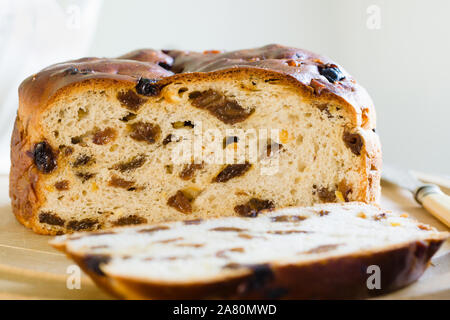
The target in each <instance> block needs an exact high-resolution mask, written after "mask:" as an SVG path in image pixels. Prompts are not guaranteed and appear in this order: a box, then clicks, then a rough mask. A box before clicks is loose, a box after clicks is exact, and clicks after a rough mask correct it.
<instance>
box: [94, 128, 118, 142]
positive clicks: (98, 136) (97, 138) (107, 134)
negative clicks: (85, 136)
mask: <svg viewBox="0 0 450 320" xmlns="http://www.w3.org/2000/svg"><path fill="white" fill-rule="evenodd" d="M116 136H117V132H116V130H114V129H113V128H106V129H104V130H100V131H97V132H96V133H95V134H94V136H93V137H92V142H93V143H95V144H98V145H104V144H107V143H109V142H111V141H114V139H116Z"/></svg>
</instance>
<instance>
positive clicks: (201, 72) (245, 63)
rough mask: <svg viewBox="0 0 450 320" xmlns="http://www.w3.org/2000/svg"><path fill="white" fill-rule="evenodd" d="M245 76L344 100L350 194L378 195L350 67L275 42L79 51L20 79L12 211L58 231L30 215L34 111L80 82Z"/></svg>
mask: <svg viewBox="0 0 450 320" xmlns="http://www.w3.org/2000/svg"><path fill="white" fill-rule="evenodd" d="M291 61H293V62H291ZM330 65H333V66H336V67H337V68H339V70H340V72H342V74H343V75H344V76H345V78H344V79H342V80H340V81H336V82H334V83H332V82H330V81H329V80H328V79H327V78H326V77H324V76H323V75H321V74H320V71H319V68H323V67H326V66H330ZM167 69H171V70H172V71H170V70H167ZM174 72H175V73H176V72H178V74H174ZM180 72H181V73H180ZM252 76H261V77H265V78H267V79H279V82H280V83H283V84H286V85H287V86H291V87H292V88H293V89H294V90H298V91H300V92H301V93H302V95H303V96H304V97H305V98H310V99H314V100H321V101H327V102H330V101H332V102H335V103H337V104H339V105H341V106H342V107H343V108H345V109H346V110H347V111H348V115H349V120H350V123H351V128H349V130H350V131H351V132H358V133H359V134H360V135H361V137H362V139H363V141H364V143H363V147H362V150H361V157H363V159H364V164H363V170H362V171H361V172H360V174H361V181H363V186H362V188H361V191H360V193H359V194H357V195H354V196H353V198H354V199H352V200H355V201H363V202H373V203H376V202H378V200H379V196H380V187H379V185H380V183H379V181H380V170H381V150H380V144H379V140H378V136H377V135H376V134H375V133H374V132H372V129H374V127H375V113H374V109H373V104H372V101H371V100H370V97H369V96H368V95H367V93H366V91H365V90H364V89H363V88H362V87H360V86H359V85H357V84H356V82H355V81H354V80H353V79H352V78H351V76H350V75H348V74H347V73H346V72H345V71H344V70H343V69H342V68H341V67H340V66H337V65H336V64H335V63H333V62H332V61H331V60H329V59H328V58H325V57H322V56H319V55H316V54H313V53H311V52H308V51H305V50H301V49H295V48H289V47H283V46H279V45H269V46H265V47H262V48H259V49H252V50H241V51H234V52H229V53H215V52H205V53H192V52H181V51H165V52H162V51H156V50H151V49H145V50H136V51H133V52H131V53H129V54H126V55H124V56H121V57H120V58H118V59H99V58H83V59H79V60H75V61H70V62H65V63H60V64H56V65H53V66H50V67H48V68H46V69H44V70H42V71H41V72H39V73H38V74H35V75H33V76H31V77H29V78H27V79H26V80H25V81H24V82H23V83H22V84H21V86H20V88H19V110H18V115H17V120H16V128H15V130H14V132H13V136H12V142H11V172H10V182H11V183H10V197H11V199H12V207H13V212H14V214H15V215H16V217H17V218H18V220H19V221H20V222H21V223H22V224H24V225H25V226H27V227H30V228H32V229H33V230H34V231H35V232H38V233H42V234H57V233H59V232H60V231H58V228H49V229H44V228H42V227H41V226H40V225H39V223H38V222H37V219H38V218H37V214H38V213H37V210H38V208H39V207H40V206H41V204H42V203H44V202H45V198H44V196H43V193H42V192H39V190H41V188H40V187H39V185H40V184H41V183H42V181H43V180H45V174H43V173H41V172H39V171H38V170H36V168H35V166H34V165H33V159H32V156H31V154H32V149H33V146H34V144H35V143H38V142H40V141H42V140H43V139H45V137H44V136H43V129H42V127H41V121H40V119H41V116H42V114H43V113H44V110H45V109H46V108H47V107H48V106H50V105H51V103H52V102H53V101H56V100H57V99H58V98H59V97H62V96H64V95H67V94H69V93H71V92H74V91H77V90H85V89H88V88H91V89H99V88H108V87H117V88H132V87H134V86H136V83H137V81H138V79H139V78H141V77H144V78H150V79H158V80H159V85H160V86H164V85H165V84H168V83H171V82H174V81H178V82H180V81H186V82H190V81H202V80H215V79H225V78H230V79H231V78H238V77H242V78H244V77H252Z"/></svg>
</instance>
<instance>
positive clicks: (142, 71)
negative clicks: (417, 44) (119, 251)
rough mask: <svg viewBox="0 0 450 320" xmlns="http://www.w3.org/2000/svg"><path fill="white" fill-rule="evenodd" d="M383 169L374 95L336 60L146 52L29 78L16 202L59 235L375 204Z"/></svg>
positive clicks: (16, 161) (271, 50)
mask: <svg viewBox="0 0 450 320" xmlns="http://www.w3.org/2000/svg"><path fill="white" fill-rule="evenodd" d="M380 167H381V151H380V145H379V140H378V136H377V134H376V133H375V113H374V107H373V105H372V101H371V99H370V97H369V96H368V94H367V93H366V91H365V90H364V89H363V88H362V87H361V86H359V85H358V84H357V83H356V82H355V80H354V79H353V78H352V77H351V76H350V75H349V74H348V73H347V72H346V71H345V70H344V69H343V68H342V67H341V66H338V65H337V64H336V63H334V62H333V61H331V60H330V59H328V58H326V57H323V56H320V55H317V54H313V53H311V52H308V51H305V50H300V49H295V48H289V47H284V46H280V45H268V46H265V47H262V48H258V49H251V50H241V51H234V52H228V53H227V52H224V53H222V52H219V51H205V52H203V53H197V52H185V51H166V50H163V51H156V50H150V49H144V50H138V51H134V52H131V53H129V54H126V55H124V56H122V57H119V58H116V59H99V58H84V59H80V60H75V61H70V62H65V63H60V64H56V65H53V66H50V67H48V68H46V69H44V70H42V71H41V72H39V73H37V74H35V75H32V76H30V77H29V78H27V79H26V80H25V81H24V82H23V83H22V84H21V86H20V88H19V110H18V114H17V120H16V123H15V129H14V132H13V136H12V145H11V173H10V197H11V201H12V208H13V211H14V213H15V215H16V217H17V218H18V220H19V221H20V222H21V223H22V224H24V225H25V226H27V227H29V228H32V229H33V230H34V231H35V232H38V233H42V234H61V233H67V232H74V231H80V230H97V229H103V228H110V227H113V226H123V225H130V224H142V223H154V222H163V221H170V220H180V219H195V218H207V217H217V216H222V215H243V216H247V215H254V214H255V213H257V212H258V211H259V210H261V209H273V208H280V207H285V206H305V205H312V204H314V203H321V202H340V201H362V202H366V203H376V202H377V201H378V198H379V194H380V182H379V180H380Z"/></svg>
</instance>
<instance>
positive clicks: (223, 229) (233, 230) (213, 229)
mask: <svg viewBox="0 0 450 320" xmlns="http://www.w3.org/2000/svg"><path fill="white" fill-rule="evenodd" d="M209 230H211V231H221V232H244V231H247V230H246V229H241V228H236V227H216V228H212V229H209Z"/></svg>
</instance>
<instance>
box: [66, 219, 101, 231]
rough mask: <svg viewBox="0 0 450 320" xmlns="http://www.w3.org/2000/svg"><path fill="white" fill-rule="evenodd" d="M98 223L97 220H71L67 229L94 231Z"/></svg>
mask: <svg viewBox="0 0 450 320" xmlns="http://www.w3.org/2000/svg"><path fill="white" fill-rule="evenodd" d="M97 223H98V220H97V219H91V218H86V219H83V220H71V221H69V222H68V223H67V229H70V230H74V231H80V230H93V229H94V227H95V225H96V224H97Z"/></svg>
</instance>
